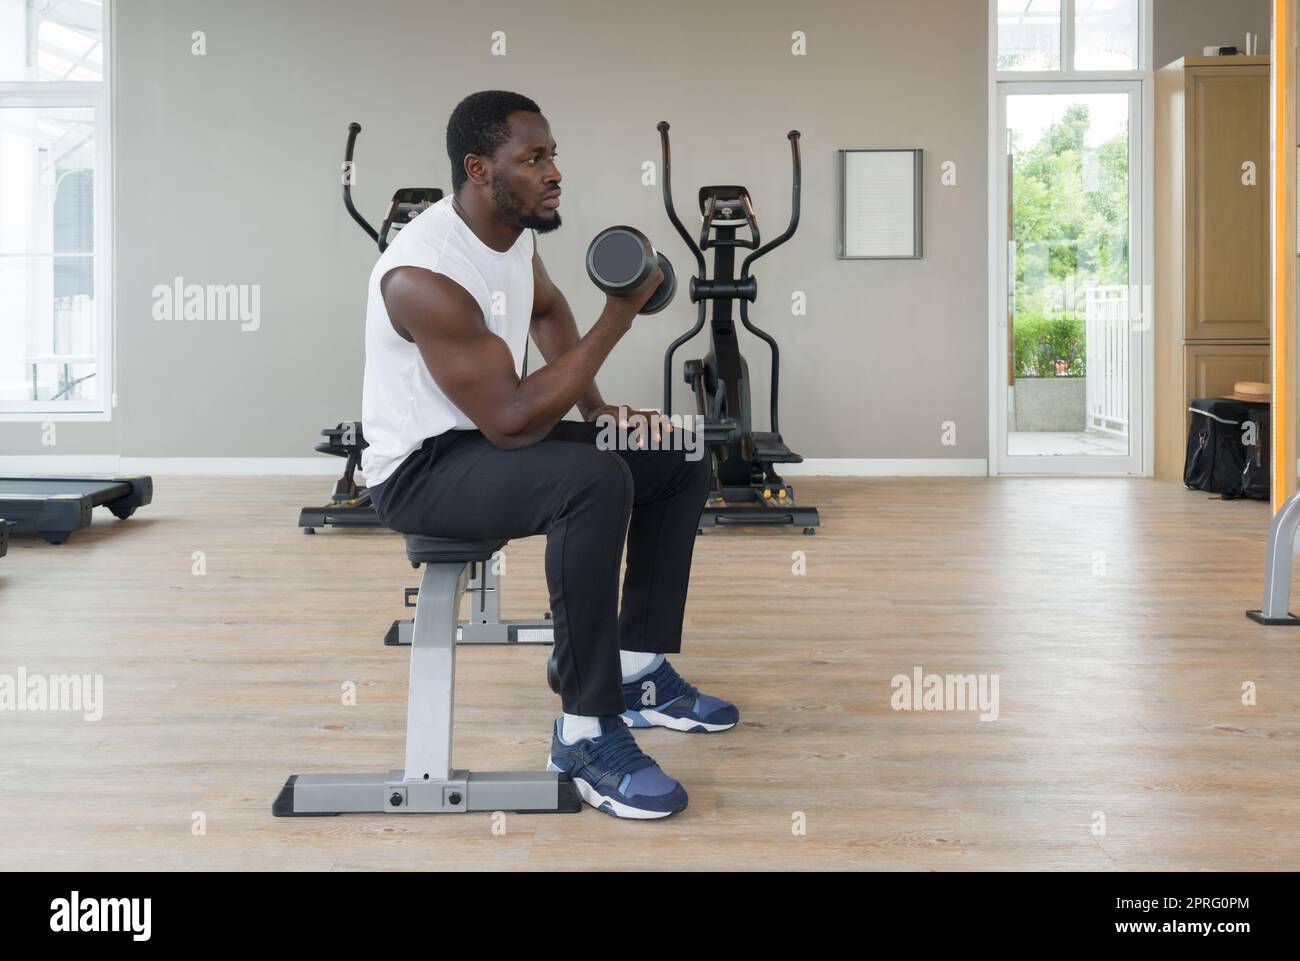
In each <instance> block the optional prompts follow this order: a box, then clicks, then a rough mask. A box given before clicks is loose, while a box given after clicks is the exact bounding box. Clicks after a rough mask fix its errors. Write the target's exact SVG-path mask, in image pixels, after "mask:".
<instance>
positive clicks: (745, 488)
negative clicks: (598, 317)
mask: <svg viewBox="0 0 1300 961" xmlns="http://www.w3.org/2000/svg"><path fill="white" fill-rule="evenodd" d="M658 130H659V140H660V145H661V147H662V149H663V195H664V207H665V209H666V210H667V211H668V219H669V220H671V221H672V224H673V226H674V227H676V228H677V232H678V233H679V234H681V236H682V239H683V240H685V241H686V246H687V247H689V248H690V250H691V252H692V253H693V254H694V255H695V262H696V265H697V267H698V272H697V273H696V275H695V276H693V277H691V282H690V297H691V302H692V303H698V304H699V305H700V308H699V315H698V318H697V320H696V322H695V326H694V327H692V328H691V329H690V330H688V331H687V332H686V333H684V334H683V335H682V336H680V337H678V338H677V339H676V340H674V341H673V342H672V343H671V344H669V345H668V349H667V351H666V352H665V354H664V413H665V414H667V415H671V414H672V376H673V354H674V353H675V352H676V351H677V348H678V347H680V346H681V345H682V344H684V343H686V342H687V341H688V340H690V339H691V338H692V337H694V336H695V335H696V334H698V333H699V332H700V331H701V330H703V329H704V321H705V305H706V303H709V302H711V303H712V304H713V311H712V317H711V318H709V319H710V328H709V352H708V353H707V354H706V355H705V356H704V357H703V359H699V360H688V361H686V363H685V365H684V366H683V370H682V373H683V376H684V377H685V379H686V383H688V384H690V386H691V390H692V392H694V394H695V406H696V412H697V413H698V414H700V415H701V416H702V417H703V420H704V442H705V444H706V445H707V446H708V448H709V453H710V455H711V457H712V459H713V486H712V490H711V491H710V494H709V499H708V502H707V503H706V505H705V507H704V511H703V513H702V514H701V516H700V529H701V530H703V529H704V528H707V527H714V526H750V525H754V526H757V525H761V526H795V527H802V528H803V532H804V533H805V534H815V533H816V532H817V527H818V526H819V525H820V524H821V519H820V517H819V515H818V513H817V508H815V507H800V506H796V504H795V503H794V488H792V487H791V486H790V485H789V484H787V483H786V482H785V480H784V479H783V478H782V477H781V475H780V474H778V473H777V471H776V466H775V465H777V464H799V463H802V462H803V458H802V457H800V456H799V455H798V454H796V453H795V452H794V451H792V450H790V448H789V447H788V446H786V444H785V442H784V441H783V440H782V439H781V429H780V426H779V421H778V418H777V391H778V387H779V381H780V362H781V351H780V348H779V347H778V346H777V343H776V340H775V339H773V338H772V337H771V336H770V335H769V334H768V333H766V332H765V331H763V330H760V329H759V328H758V327H757V326H755V325H754V324H753V323H752V322H751V321H750V319H749V304H751V303H753V302H754V301H755V300H756V299H757V298H758V281H757V279H756V278H754V277H753V276H752V275H751V274H750V272H749V270H750V266H751V265H752V264H753V263H754V262H755V261H756V260H758V258H759V257H762V256H764V255H766V254H768V253H771V252H772V251H773V250H775V249H776V248H777V247H779V246H781V244H783V243H785V242H786V241H787V240H789V239H790V238H791V237H792V236H794V232H795V229H796V228H797V227H798V226H799V188H800V179H801V178H800V162H799V131H797V130H791V131H790V132H789V134H787V135H786V136H787V137H788V138H789V140H790V156H791V163H792V165H793V168H794V188H793V192H792V195H791V200H790V225H789V226H788V227H786V229H785V232H784V233H783V234H781V235H780V236H779V237H777V238H775V239H774V240H770V241H768V242H767V243H766V244H763V245H762V246H760V243H761V241H760V238H759V233H758V220H757V218H756V216H755V214H754V205H753V203H752V202H751V201H750V198H749V191H748V190H746V189H745V188H744V187H743V186H739V185H726V186H717V185H714V186H707V187H701V188H700V197H699V200H700V214H701V216H702V219H703V223H702V226H701V228H700V240H699V243H698V244H697V243H696V242H695V240H694V238H692V237H691V235H690V233H689V232H687V230H686V228H685V227H684V226H682V222H681V220H680V219H678V217H677V210H676V208H675V207H674V206H673V195H672V160H671V154H670V150H669V145H668V122H667V121H666V120H665V121H660V123H659V125H658ZM740 228H748V230H749V236H748V237H747V238H743V239H738V238H737V236H736V232H737V230H738V229H740ZM709 249H712V250H713V278H712V279H710V278H709V276H708V268H707V265H706V264H705V261H704V251H706V250H709ZM738 249H743V250H750V251H752V253H750V254H749V255H748V256H747V257H746V258H745V259H744V261H743V262H742V263H741V265H740V276H739V277H737V276H736V275H735V269H736V267H735V262H736V251H737V250H738ZM737 300H738V301H740V322H741V323H742V324H743V325H744V326H745V329H746V330H748V331H749V332H750V333H752V334H754V335H755V336H757V337H760V338H762V340H763V341H764V342H766V343H767V346H768V347H769V348H770V349H771V351H772V387H771V395H770V400H771V411H770V420H771V428H772V429H771V430H770V431H756V430H754V425H753V420H752V417H751V414H750V402H749V365H748V364H746V363H745V358H744V355H743V354H741V352H740V343H739V341H738V339H737V337H736V329H735V325H734V323H733V320H732V302H733V301H737Z"/></svg>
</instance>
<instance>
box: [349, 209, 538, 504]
mask: <svg viewBox="0 0 1300 961" xmlns="http://www.w3.org/2000/svg"><path fill="white" fill-rule="evenodd" d="M451 201H452V198H451V196H450V195H448V196H446V197H444V198H443V199H442V200H440V201H438V202H437V203H436V204H434V205H433V206H432V207H430V208H429V209H428V210H426V211H425V212H424V213H422V214H420V215H419V216H418V217H416V218H415V219H414V220H412V221H411V222H410V223H409V224H407V225H406V226H405V227H404V228H402V230H401V232H400V233H398V234H397V236H396V238H395V239H394V240H393V242H392V243H391V244H390V245H389V247H388V249H387V250H386V251H384V253H383V254H382V255H381V256H380V258H379V261H378V262H377V263H376V264H375V269H374V270H373V271H371V273H370V286H369V292H368V295H367V299H366V367H365V381H364V386H363V389H362V396H361V424H362V429H363V430H364V431H365V437H366V442H367V443H368V444H369V446H368V447H367V448H366V449H365V450H364V451H362V453H361V473H362V474H363V475H364V476H365V480H366V483H367V484H381V483H383V482H384V481H385V480H387V479H388V477H389V476H390V475H391V474H392V473H393V471H395V470H396V469H397V467H398V465H400V464H401V463H402V461H403V460H405V459H406V457H407V455H409V454H410V453H411V452H412V451H414V450H416V449H417V448H418V447H419V446H420V445H421V444H422V443H423V442H424V440H425V439H426V438H429V437H434V436H437V435H438V434H441V433H444V432H445V431H449V430H472V429H473V428H474V427H475V424H474V423H473V421H471V420H470V419H469V417H467V416H466V415H465V413H464V412H463V411H461V410H460V409H459V408H458V407H457V406H456V405H455V404H453V403H452V402H451V400H450V399H449V398H448V397H447V395H446V394H444V393H443V392H442V390H441V389H440V388H439V387H438V385H437V384H436V383H435V382H434V380H433V377H432V375H430V373H429V368H428V367H426V366H425V364H424V358H422V357H421V356H420V350H419V348H418V347H416V346H415V344H413V343H411V342H409V341H407V340H404V339H402V337H401V336H400V335H399V334H398V333H397V331H395V330H394V329H393V325H392V324H391V323H390V322H389V319H388V310H387V308H386V307H385V306H384V298H383V295H382V293H381V292H380V289H379V282H380V281H381V280H382V279H383V277H384V275H385V274H387V273H388V272H389V271H390V270H392V269H393V268H395V267H408V266H409V267H423V268H425V269H426V270H431V271H433V272H434V273H438V274H442V275H443V276H445V277H448V278H450V279H451V280H453V281H455V282H456V283H457V284H459V285H460V286H461V287H464V288H465V290H467V291H469V294H470V296H471V297H473V298H474V300H475V301H476V302H477V303H478V305H479V309H480V310H481V311H482V315H483V323H484V324H485V325H486V326H487V328H488V330H490V331H492V333H494V334H496V335H497V336H498V337H500V338H501V339H502V340H504V341H505V342H506V345H507V346H508V347H509V348H510V353H511V355H512V356H513V357H514V360H515V373H516V375H519V376H522V374H523V364H524V348H525V347H526V345H527V343H528V326H529V321H530V319H531V317H532V313H533V245H534V239H533V232H532V231H531V230H525V231H524V232H523V233H521V234H520V235H519V239H518V240H516V241H515V243H514V246H513V247H511V248H510V249H509V250H507V251H505V252H504V253H502V252H499V251H496V250H493V249H492V248H491V247H489V246H488V245H487V244H485V243H483V241H481V240H479V239H478V237H477V236H476V235H475V233H474V231H472V230H470V229H469V225H468V224H466V223H465V221H464V220H462V219H461V217H460V215H459V214H458V213H456V211H455V209H454V208H453V207H452V205H451Z"/></svg>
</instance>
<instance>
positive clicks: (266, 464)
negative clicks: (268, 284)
mask: <svg viewBox="0 0 1300 961" xmlns="http://www.w3.org/2000/svg"><path fill="white" fill-rule="evenodd" d="M342 469H343V461H342V459H341V458H338V457H324V456H321V457H117V456H114V455H112V454H88V455H85V456H77V455H75V454H32V455H28V456H22V455H17V456H0V475H5V476H9V475H23V474H31V475H44V476H47V477H50V476H54V475H64V476H72V475H77V474H150V475H156V476H159V477H166V476H168V475H173V476H178V475H191V476H207V477H255V476H259V475H268V476H269V475H282V476H287V477H332V476H335V475H337V474H338V473H340V471H342ZM780 471H781V474H782V475H785V476H790V477H985V476H987V475H988V462H987V461H985V460H981V459H975V458H971V459H960V458H937V457H936V458H915V459H910V460H909V459H906V458H902V459H891V458H883V457H882V458H872V457H862V458H853V457H844V458H832V457H825V458H815V459H811V460H805V461H804V462H803V463H802V464H786V465H783V466H782V467H781V468H780Z"/></svg>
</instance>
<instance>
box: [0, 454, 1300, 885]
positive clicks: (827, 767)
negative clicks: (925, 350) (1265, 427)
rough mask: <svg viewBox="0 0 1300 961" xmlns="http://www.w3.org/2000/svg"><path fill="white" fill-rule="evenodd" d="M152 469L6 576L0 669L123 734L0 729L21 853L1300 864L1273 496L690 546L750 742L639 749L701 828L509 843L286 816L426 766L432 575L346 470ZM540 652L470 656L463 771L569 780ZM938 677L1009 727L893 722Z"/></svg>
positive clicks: (22, 862)
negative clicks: (418, 695)
mask: <svg viewBox="0 0 1300 961" xmlns="http://www.w3.org/2000/svg"><path fill="white" fill-rule="evenodd" d="M155 481H156V487H157V501H156V503H154V504H153V505H151V506H150V507H148V508H145V509H143V510H142V511H141V512H140V513H139V514H138V515H137V516H136V517H135V518H132V519H131V520H129V521H127V522H124V523H121V522H114V521H113V520H112V519H111V518H110V517H108V515H107V514H104V516H102V517H100V518H98V519H97V520H96V523H95V524H94V525H93V527H92V528H91V529H90V530H88V531H84V532H82V533H80V534H77V535H74V536H73V537H72V539H71V540H70V541H69V542H68V543H67V544H65V545H62V546H58V547H55V546H52V545H49V544H45V543H43V542H32V541H28V540H23V541H18V542H17V543H15V544H14V545H13V547H12V548H11V550H10V553H9V556H8V557H6V558H4V559H2V560H0V673H7V674H16V672H17V670H18V668H19V667H24V668H26V670H27V671H28V673H45V674H54V673H65V672H68V673H70V672H76V673H102V674H103V675H104V683H105V688H106V694H105V700H106V708H105V714H104V717H103V720H102V721H99V722H98V723H88V722H86V721H84V720H82V719H80V717H79V716H74V715H69V714H52V713H31V712H24V713H4V714H0V869H151V868H153V869H220V870H229V869H247V868H252V869H313V870H314V869H322V870H326V869H328V870H352V869H379V868H385V869H386V868H393V869H483V868H488V869H492V868H525V869H538V868H540V869H581V870H591V869H602V868H605V869H615V870H635V869H641V868H670V869H671V868H675V869H703V868H715V869H716V868H722V869H745V868H758V869H794V870H801V869H822V868H849V869H859V868H873V869H939V870H954V869H956V870H960V869H976V868H983V869H1011V870H1018V869H1034V870H1037V869H1073V870H1079V869H1083V870H1094V869H1096V870H1108V869H1206V868H1213V869H1251V868H1264V869H1280V868H1289V869H1296V868H1297V867H1300V696H1298V692H1300V656H1298V653H1297V652H1300V631H1292V630H1289V629H1286V628H1264V627H1260V626H1257V625H1255V624H1253V623H1251V622H1249V621H1247V620H1246V619H1245V617H1244V616H1243V613H1242V612H1243V610H1244V609H1245V608H1246V607H1248V606H1255V607H1257V606H1258V604H1259V593H1260V589H1261V583H1262V567H1263V545H1264V539H1265V533H1266V529H1267V522H1268V507H1267V505H1264V504H1258V503H1248V502H1241V501H1237V502H1227V503H1225V502H1222V501H1218V500H1214V499H1211V498H1210V497H1208V496H1206V495H1202V494H1196V493H1191V492H1188V491H1186V490H1184V489H1182V488H1181V487H1179V486H1176V485H1170V484H1160V483H1156V482H1153V481H1118V480H1075V479H1059V480H1058V479H1042V480H1035V479H1024V480H1019V479H1014V480H986V479H966V478H962V479H925V480H915V479H906V480H856V479H854V480H847V479H830V478H808V479H801V481H800V483H799V484H798V485H797V486H798V487H799V489H800V494H801V498H802V500H804V501H807V502H809V503H816V504H817V505H818V506H819V507H820V508H821V510H822V517H823V522H824V525H825V526H824V527H823V528H822V529H821V530H820V532H819V533H818V534H817V536H816V537H804V536H801V535H800V534H799V533H797V532H795V531H788V532H786V531H783V532H780V533H773V532H745V531H739V530H727V531H717V532H710V533H708V534H705V535H704V536H702V537H701V538H700V539H699V542H698V547H697V551H696V560H695V567H694V573H693V576H692V584H691V598H690V603H689V605H688V610H687V621H686V645H685V653H684V654H683V655H682V656H681V657H680V658H677V659H675V663H676V664H677V665H678V666H679V667H680V668H681V669H682V671H683V673H684V674H686V676H687V677H688V678H690V679H691V680H692V681H694V682H695V683H697V684H698V685H699V686H700V687H701V688H702V689H704V690H705V691H709V692H716V693H717V694H720V695H723V696H725V697H727V698H730V699H732V700H734V701H735V702H736V703H737V704H738V705H739V707H740V710H741V715H742V722H741V724H740V725H739V726H738V727H737V728H735V729H734V730H733V731H730V732H728V733H725V734H719V735H712V736H705V735H686V734H677V733H673V732H668V731H662V730H655V731H650V732H643V733H640V734H638V740H639V741H640V743H641V744H642V746H643V747H644V748H645V749H646V750H647V751H648V752H649V753H651V754H652V755H653V756H654V757H656V758H657V759H658V760H659V762H660V763H661V764H662V766H663V767H664V769H665V770H667V771H668V772H669V773H670V774H672V775H673V776H675V777H676V778H678V779H679V780H681V781H682V783H683V784H684V785H685V786H686V788H687V790H688V791H689V792H690V798H691V800H690V806H689V807H688V808H687V810H686V811H685V812H683V813H682V814H681V815H679V816H677V817H674V818H671V819H669V820H667V821H663V822H651V823H631V822H623V821H618V820H615V819H614V818H610V817H607V816H605V815H603V814H600V813H598V812H596V811H593V810H591V809H585V810H584V811H583V812H582V813H581V814H578V815H569V816H564V815H544V816H543V815H532V816H527V815H510V816H509V818H508V820H507V821H506V833H505V834H504V835H500V834H494V833H493V831H492V826H493V821H492V818H491V816H490V815H477V814H474V815H463V816H455V815H452V816H441V817H438V816H427V817H419V816H412V817H398V816H379V815H376V816H358V815H352V816H343V817H337V818H298V819H281V818H272V817H271V801H272V799H273V798H274V797H275V795H276V794H277V792H278V791H279V789H280V786H281V785H282V784H283V783H284V781H285V778H286V777H287V776H288V775H289V774H291V773H307V772H312V771H347V770H356V771H365V770H384V769H387V768H389V767H400V766H401V759H402V745H403V737H404V717H405V714H404V709H405V701H406V669H407V663H406V657H405V654H404V652H403V651H400V650H396V649H393V648H386V647H384V646H383V645H382V643H381V639H382V635H383V632H384V630H385V628H386V627H387V625H388V624H389V622H390V621H391V620H392V619H393V618H394V617H397V616H399V615H404V612H403V611H402V610H401V607H400V603H401V589H402V588H403V587H405V586H408V585H412V584H414V583H415V581H414V578H413V572H412V571H411V570H410V568H409V567H408V566H407V564H406V562H405V558H404V556H403V553H402V550H401V546H400V541H399V540H398V539H397V538H395V537H394V536H392V535H385V534H378V533H360V534H356V533H353V534H349V533H338V532H323V533H321V534H319V535H318V536H316V537H304V536H303V535H302V534H301V533H299V531H298V530H297V528H296V527H295V526H294V524H295V519H296V514H297V509H298V508H299V507H300V506H302V505H304V504H307V503H314V502H316V501H318V500H319V499H320V495H321V494H322V492H323V491H324V490H326V489H327V487H328V484H327V483H326V482H325V481H324V479H322V478H315V479H311V478H272V479H250V478H239V479H230V478H223V479H199V478H167V477H159V478H155ZM542 547H543V544H542V541H541V540H540V539H536V538H534V539H530V540H527V541H519V542H515V543H513V544H511V545H510V547H509V548H508V549H507V559H508V567H507V572H506V573H507V576H506V578H505V587H504V591H505V593H504V598H505V614H506V615H507V616H516V617H524V616H529V617H532V616H536V615H538V614H540V613H541V612H542V611H543V610H545V609H546V607H547V603H546V594H545V590H544V581H543V576H542V565H541V557H542ZM796 551H804V552H806V565H807V573H806V574H805V575H803V576H797V575H794V574H792V573H791V569H792V565H793V564H794V563H795V559H794V558H793V557H792V555H793V554H794V552H796ZM195 552H203V555H204V557H205V560H206V574H205V575H203V576H195V575H194V574H193V573H192V569H193V566H194V564H195V561H194V555H195ZM1102 565H1104V571H1102ZM545 656H546V649H544V648H522V647H520V648H478V649H473V648H468V649H467V648H462V649H461V651H460V654H459V672H458V679H457V687H456V724H457V727H456V741H455V749H456V761H457V763H458V765H460V766H466V767H470V768H480V769H503V768H511V767H517V768H525V769H533V768H539V767H540V766H541V765H542V764H543V763H544V759H545V755H546V752H547V749H548V746H549V731H550V723H551V719H552V718H553V717H554V715H555V713H556V712H557V710H558V705H557V699H556V698H555V697H554V696H553V695H552V694H551V693H550V691H549V690H548V689H547V687H546V684H545V677H544V660H545ZM916 666H921V667H922V668H923V669H924V670H925V671H926V672H927V673H930V672H933V673H940V674H947V673H954V674H966V673H977V674H978V673H984V674H996V675H998V676H999V695H1000V716H999V718H998V720H996V721H993V722H984V721H980V720H979V718H978V716H977V715H976V714H975V713H971V712H964V713H957V712H901V711H895V710H893V709H891V706H890V697H891V694H892V693H893V691H892V689H891V685H890V682H891V678H893V677H894V676H895V675H897V674H911V673H912V671H913V668H914V667H916ZM348 681H352V682H355V684H356V686H357V691H358V696H357V704H356V706H353V707H345V706H343V705H342V704H341V698H340V690H341V685H343V684H344V683H345V682H348ZM1245 682H1253V683H1254V684H1255V685H1256V686H1257V690H1258V695H1257V696H1258V703H1257V705H1256V706H1249V707H1248V706H1243V704H1242V702H1241V701H1242V695H1241V690H1242V685H1243V683H1245ZM200 812H201V816H202V818H203V821H204V824H205V828H206V830H205V833H201V834H199V835H197V836H196V834H195V833H194V830H193V825H194V824H195V823H196V817H198V816H199V813H200ZM799 812H801V813H802V819H803V820H804V821H805V822H806V833H805V834H803V835H798V834H796V833H795V832H794V831H793V830H792V825H793V824H794V823H795V822H796V820H798V819H799ZM1096 812H1101V813H1102V814H1103V815H1104V817H1105V834H1104V836H1098V835H1096V834H1095V833H1094V824H1095V823H1097V821H1096Z"/></svg>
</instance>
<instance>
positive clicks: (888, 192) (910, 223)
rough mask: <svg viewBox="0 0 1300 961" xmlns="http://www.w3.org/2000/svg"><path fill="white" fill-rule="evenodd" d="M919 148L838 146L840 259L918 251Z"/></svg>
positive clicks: (911, 255) (909, 256)
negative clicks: (840, 147)
mask: <svg viewBox="0 0 1300 961" xmlns="http://www.w3.org/2000/svg"><path fill="white" fill-rule="evenodd" d="M922 154H923V151H922V150H921V149H920V148H914V149H907V150H841V151H840V152H839V155H840V156H839V167H840V239H839V253H838V256H839V259H841V260H899V259H903V260H915V259H918V258H920V256H921V169H922Z"/></svg>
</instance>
